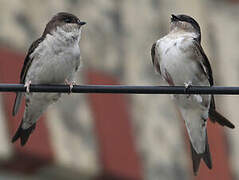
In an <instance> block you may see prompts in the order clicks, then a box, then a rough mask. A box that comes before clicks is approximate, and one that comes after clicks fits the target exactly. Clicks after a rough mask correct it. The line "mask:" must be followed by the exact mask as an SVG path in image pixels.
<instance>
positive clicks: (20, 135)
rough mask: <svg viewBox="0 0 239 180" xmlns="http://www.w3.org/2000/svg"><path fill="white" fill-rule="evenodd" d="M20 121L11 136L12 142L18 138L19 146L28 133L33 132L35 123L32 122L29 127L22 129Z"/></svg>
mask: <svg viewBox="0 0 239 180" xmlns="http://www.w3.org/2000/svg"><path fill="white" fill-rule="evenodd" d="M22 123H23V121H22V122H21V124H20V126H19V127H18V130H17V132H16V133H15V135H14V136H13V138H12V143H14V142H15V141H16V140H18V139H19V138H20V140H21V146H24V145H25V144H26V142H27V140H28V138H29V136H30V134H31V133H32V132H33V130H34V129H35V128H36V123H35V124H33V125H32V126H31V127H29V128H28V129H23V128H22Z"/></svg>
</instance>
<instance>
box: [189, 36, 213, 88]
mask: <svg viewBox="0 0 239 180" xmlns="http://www.w3.org/2000/svg"><path fill="white" fill-rule="evenodd" d="M193 43H194V46H195V47H196V48H197V51H199V53H200V55H201V56H202V58H201V62H200V64H201V66H202V69H203V70H204V73H205V74H206V76H207V78H208V81H209V83H210V86H213V84H214V82H213V76H212V69H211V65H210V63H209V60H208V58H207V56H206V54H205V52H204V50H203V48H202V46H201V44H200V43H199V42H198V41H197V40H196V39H195V40H194V42H193Z"/></svg>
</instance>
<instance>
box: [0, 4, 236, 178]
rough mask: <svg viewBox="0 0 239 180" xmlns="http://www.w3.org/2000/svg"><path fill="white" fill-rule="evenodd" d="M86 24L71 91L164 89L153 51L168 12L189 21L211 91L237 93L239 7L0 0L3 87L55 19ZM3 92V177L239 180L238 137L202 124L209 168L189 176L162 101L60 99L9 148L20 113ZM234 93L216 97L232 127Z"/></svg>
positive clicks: (182, 146)
mask: <svg viewBox="0 0 239 180" xmlns="http://www.w3.org/2000/svg"><path fill="white" fill-rule="evenodd" d="M60 11H67V12H70V13H73V14H75V15H77V16H78V17H80V19H81V20H84V21H87V26H85V27H84V29H83V32H82V39H81V44H80V46H81V52H82V53H81V56H82V66H81V68H80V71H79V73H78V75H77V80H78V84H124V85H166V84H165V83H164V82H163V81H162V80H161V79H160V77H159V76H158V75H157V74H156V73H155V72H154V69H153V67H152V63H151V57H150V49H151V46H152V44H153V43H154V42H155V41H156V40H157V39H159V38H160V37H162V36H163V35H165V34H166V33H167V32H168V29H169V21H170V16H171V14H179V13H183V14H188V15H191V16H193V17H194V18H195V19H196V20H197V21H198V22H199V24H200V26H201V29H202V45H203V47H204V49H205V52H206V54H207V55H208V57H209V59H210V62H211V66H212V68H213V72H214V78H215V84H216V85H218V86H238V81H239V71H238V68H239V61H238V60H239V51H238V47H239V45H238V40H239V36H238V33H239V23H238V20H239V0H201V1H198V0H130V1H129V0H121V1H119V0H90V1H89V0H51V1H48V0H42V1H32V0H21V1H19V0H11V1H9V0H0V83H18V82H19V76H20V71H21V68H22V64H23V61H24V57H25V54H26V52H27V50H28V48H29V46H30V44H31V43H32V42H33V41H34V40H35V39H37V38H39V37H40V36H41V34H42V32H43V30H44V28H45V25H46V23H47V22H48V21H49V20H50V19H51V17H52V16H53V15H55V14H56V13H58V12H60ZM14 98H15V95H14V93H1V94H0V179H4V180H5V179H11V180H15V179H29V180H32V179H39V180H41V179H62V180H63V179H73V180H74V179H82V180H88V179H99V180H106V179H109V180H110V179H112V180H114V179H119V180H131V179H135V180H143V179H144V180H157V179H167V180H178V179H186V180H191V179H193V180H194V179H195V180H196V179H197V180H199V179H200V180H201V179H211V180H213V179H217V180H219V179H223V180H231V179H239V141H238V138H239V130H238V128H235V129H234V130H229V129H226V128H222V127H219V126H218V125H217V124H212V123H211V122H209V123H208V136H209V144H210V148H211V153H212V159H213V169H212V170H211V171H209V170H208V169H207V168H206V167H205V165H204V163H201V166H200V170H199V175H198V176H197V177H194V176H193V174H192V162H191V153H190V150H189V144H188V137H187V134H186V132H185V127H184V122H183V120H182V119H181V118H180V115H179V113H178V111H177V109H176V107H175V105H174V104H173V102H172V101H171V98H170V96H169V95H113V94H107V95H106V94H105V95H104V94H103V95H102V94H101V95H100V94H72V95H64V96H63V98H62V99H61V100H60V101H59V102H58V103H56V104H54V105H52V106H51V107H49V108H48V111H47V112H46V113H45V114H44V115H43V116H42V118H41V119H40V121H39V123H38V124H37V128H36V130H35V131H34V133H33V134H32V135H31V137H30V139H29V141H28V143H27V145H26V146H24V147H20V145H19V142H16V143H15V144H11V142H10V141H11V137H12V136H13V134H14V133H15V131H16V129H17V127H18V125H19V123H20V120H21V118H22V115H23V110H24V108H23V104H22V108H21V111H20V112H19V113H18V115H17V116H16V117H12V115H11V111H12V106H13V102H14ZM238 100H239V97H238V96H216V102H217V103H216V104H217V109H218V111H219V112H221V113H222V114H224V115H225V116H226V117H228V119H230V120H231V121H232V122H233V123H234V124H235V125H236V127H238V121H237V120H238V119H237V118H238V106H239V101H238Z"/></svg>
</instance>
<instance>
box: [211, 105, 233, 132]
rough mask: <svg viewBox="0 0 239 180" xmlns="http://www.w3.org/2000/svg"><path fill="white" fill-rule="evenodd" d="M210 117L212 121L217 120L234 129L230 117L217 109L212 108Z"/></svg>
mask: <svg viewBox="0 0 239 180" xmlns="http://www.w3.org/2000/svg"><path fill="white" fill-rule="evenodd" d="M209 117H210V119H211V121H212V122H217V123H219V124H220V125H222V126H227V127H229V128H232V129H233V128H235V126H234V124H232V123H231V122H230V121H229V120H228V119H226V118H225V117H223V116H222V115H221V114H219V113H218V112H217V111H216V110H215V109H212V108H211V109H210V111H209Z"/></svg>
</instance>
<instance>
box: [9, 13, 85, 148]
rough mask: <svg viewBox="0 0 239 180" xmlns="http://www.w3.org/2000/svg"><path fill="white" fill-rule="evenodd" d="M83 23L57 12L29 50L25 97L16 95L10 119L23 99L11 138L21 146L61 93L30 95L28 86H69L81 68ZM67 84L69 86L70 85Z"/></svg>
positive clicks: (23, 72) (23, 79)
mask: <svg viewBox="0 0 239 180" xmlns="http://www.w3.org/2000/svg"><path fill="white" fill-rule="evenodd" d="M85 24H86V22H84V21H81V20H80V19H79V18H78V17H77V16H75V15H73V14H71V13H68V12H59V13H57V14H56V15H54V16H53V17H52V18H51V19H50V21H49V22H48V23H47V24H46V27H45V29H44V32H43V34H42V35H41V37H40V38H39V39H37V40H36V41H34V42H33V43H32V44H31V46H30V48H29V49H28V52H27V55H26V57H25V60H24V63H23V67H22V70H21V74H20V83H21V84H24V86H25V87H26V91H27V92H26V93H22V92H17V93H16V98H15V102H14V106H13V111H12V115H13V116H15V115H16V114H17V112H18V110H19V107H20V105H21V101H22V97H23V96H24V95H25V99H26V101H25V110H24V115H23V118H22V121H21V123H20V126H19V127H18V129H17V131H16V133H15V135H14V136H13V138H12V142H13V143H14V142H15V141H17V140H18V139H20V143H21V146H24V145H25V144H26V142H27V141H28V139H29V136H30V135H31V133H33V131H34V129H35V128H36V123H37V120H38V119H39V117H40V116H41V115H42V113H43V112H44V111H45V110H46V109H47V107H48V106H49V105H50V104H52V103H54V102H56V101H57V100H58V99H59V98H60V96H61V94H60V93H31V92H29V87H30V84H31V83H33V84H69V85H70V89H71V88H72V86H73V85H72V83H73V77H74V75H75V73H76V71H77V70H78V68H79V66H80V47H79V42H80V39H81V31H82V27H83V25H85ZM69 82H70V83H69Z"/></svg>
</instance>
